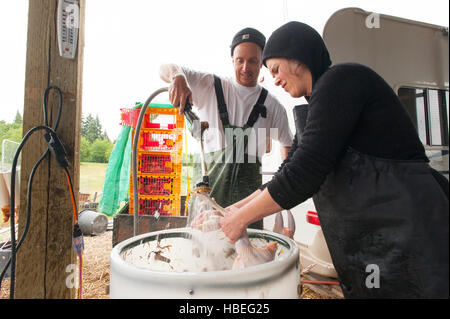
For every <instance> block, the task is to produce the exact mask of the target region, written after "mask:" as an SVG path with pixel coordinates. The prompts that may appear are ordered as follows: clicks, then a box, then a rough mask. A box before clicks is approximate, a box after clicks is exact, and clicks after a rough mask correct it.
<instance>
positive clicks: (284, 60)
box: [221, 22, 449, 298]
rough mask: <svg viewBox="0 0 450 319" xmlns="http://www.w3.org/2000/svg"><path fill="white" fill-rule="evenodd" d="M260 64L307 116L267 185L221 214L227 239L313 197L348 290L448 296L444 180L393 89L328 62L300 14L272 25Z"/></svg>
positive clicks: (356, 68) (351, 67)
mask: <svg viewBox="0 0 450 319" xmlns="http://www.w3.org/2000/svg"><path fill="white" fill-rule="evenodd" d="M263 63H264V65H265V66H267V67H268V69H269V71H270V72H271V74H272V76H273V77H274V79H275V84H276V85H279V86H281V87H282V88H284V90H285V91H286V92H288V93H289V94H290V95H291V96H292V97H302V96H304V97H305V98H306V99H307V101H308V106H307V108H308V116H307V120H306V125H305V126H304V129H303V131H302V132H297V135H296V138H295V140H294V144H293V146H292V149H291V151H290V153H289V155H288V158H287V159H286V160H285V161H284V162H283V164H282V165H281V167H280V168H279V170H278V172H277V173H276V174H275V176H274V178H273V179H272V180H271V181H270V182H269V183H267V184H266V188H265V189H263V190H262V192H261V193H260V194H259V195H258V196H257V197H256V198H254V199H252V200H251V201H249V202H248V203H247V204H246V205H245V206H243V207H242V208H240V209H238V210H237V211H235V212H234V213H233V214H231V215H229V216H227V217H225V218H224V219H223V220H222V222H221V227H222V230H223V231H224V232H225V234H226V235H227V236H228V238H229V239H230V240H231V241H232V242H234V241H235V240H236V239H237V238H239V237H240V235H241V234H242V232H244V231H245V229H246V227H247V225H248V224H250V223H251V222H253V221H254V220H258V219H261V218H262V217H265V216H268V215H270V214H273V213H275V212H278V211H280V210H282V209H291V208H293V207H295V206H297V205H298V204H300V203H302V202H303V201H305V200H307V199H308V198H310V197H313V200H314V204H315V206H316V209H317V211H318V215H319V219H320V223H321V226H322V229H323V232H324V235H325V239H326V242H327V245H328V248H329V250H330V254H331V257H332V259H333V263H334V266H335V268H336V271H337V273H338V275H339V280H340V283H341V287H342V290H343V292H344V296H345V297H346V298H448V296H449V293H448V282H449V281H448V271H449V270H448V269H449V268H448V251H449V249H448V243H449V237H448V225H449V220H448V215H449V214H448V181H447V180H446V179H445V177H443V176H442V175H440V174H439V173H438V172H436V171H435V170H433V169H432V168H431V167H430V166H429V164H428V158H427V157H426V155H425V150H424V147H423V145H422V143H421V142H420V139H419V137H418V134H417V132H416V130H415V127H414V125H413V123H412V121H411V119H410V117H409V115H408V113H407V111H406V110H405V108H404V107H403V105H402V104H401V102H400V100H399V99H398V97H397V95H396V94H395V93H394V91H393V90H392V89H391V88H390V86H389V85H388V84H387V83H386V82H385V81H384V80H383V79H382V78H381V77H380V76H379V75H378V74H377V73H375V72H374V71H373V70H371V69H370V68H368V67H366V66H363V65H360V64H356V63H345V64H339V65H335V66H332V67H330V66H331V61H330V56H329V53H328V50H327V48H326V46H325V44H324V42H323V40H322V38H321V36H320V35H319V34H318V33H317V32H316V31H315V30H314V29H313V28H311V27H310V26H308V25H306V24H303V23H300V22H289V23H287V24H285V25H283V26H281V27H280V28H279V29H277V30H276V31H275V32H273V34H272V35H271V37H270V38H269V39H268V41H267V44H266V46H265V48H264V51H263ZM368 269H369V270H371V269H378V270H379V272H378V273H377V274H375V275H377V276H378V278H377V280H376V281H375V282H371V280H372V279H373V275H374V274H373V273H372V272H370V271H368Z"/></svg>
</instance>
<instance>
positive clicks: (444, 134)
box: [398, 88, 449, 146]
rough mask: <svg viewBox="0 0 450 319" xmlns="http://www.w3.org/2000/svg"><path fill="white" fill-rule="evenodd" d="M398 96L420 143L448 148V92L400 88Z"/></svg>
mask: <svg viewBox="0 0 450 319" xmlns="http://www.w3.org/2000/svg"><path fill="white" fill-rule="evenodd" d="M398 96H399V98H400V100H401V101H402V103H403V105H404V106H405V107H406V109H407V110H408V113H409V115H410V116H411V119H412V120H413V123H414V124H415V126H416V128H417V132H418V134H419V138H420V140H421V141H422V143H423V144H424V145H430V146H443V145H445V146H448V134H449V127H448V122H449V114H448V113H449V111H448V91H444V90H434V89H416V88H400V89H399V91H398Z"/></svg>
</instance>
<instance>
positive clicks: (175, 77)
mask: <svg viewBox="0 0 450 319" xmlns="http://www.w3.org/2000/svg"><path fill="white" fill-rule="evenodd" d="M265 41H266V38H265V37H264V35H263V34H262V33H261V32H259V31H258V30H256V29H253V28H245V29H243V30H241V31H239V32H238V33H236V35H235V36H234V37H233V40H232V43H231V57H232V63H233V67H234V71H235V76H234V78H225V77H218V76H216V75H214V74H212V73H204V72H197V71H193V70H190V69H188V68H185V67H180V66H177V65H175V64H165V65H162V66H161V69H160V75H161V79H162V80H164V81H166V82H168V83H170V84H171V85H170V89H169V98H170V101H171V103H172V105H174V106H176V107H180V112H182V111H183V109H184V106H185V103H186V101H187V100H189V102H190V103H191V104H192V105H194V106H195V107H196V110H195V111H196V112H197V114H198V115H199V117H200V120H201V121H207V122H208V123H209V127H210V128H209V129H208V130H207V131H205V133H204V143H205V146H204V147H205V152H206V158H207V162H208V163H207V164H208V173H209V178H210V184H211V185H210V186H211V196H212V197H213V198H214V199H215V200H216V201H217V202H218V203H219V204H220V205H221V206H224V207H227V206H230V205H232V204H234V205H233V206H234V207H239V206H240V205H243V204H244V202H239V201H240V200H241V199H243V198H246V200H249V199H248V198H247V197H248V196H249V195H251V194H253V193H255V194H257V193H258V192H260V191H258V190H257V189H258V187H259V186H260V185H261V183H262V178H261V157H262V155H264V153H265V152H266V149H267V145H268V143H269V142H270V139H274V140H277V141H279V142H280V152H281V157H282V160H284V159H285V158H286V156H287V153H288V151H289V149H290V146H291V144H292V133H291V131H290V129H289V123H288V119H287V115H286V110H285V109H284V107H283V106H282V105H281V104H280V103H279V102H278V100H277V99H276V98H275V97H274V96H273V95H271V94H270V93H268V92H267V90H266V89H264V88H263V87H262V86H260V85H259V84H258V77H259V72H260V69H261V67H262V50H263V48H264V45H265ZM250 197H251V196H250ZM249 227H253V228H260V229H261V228H262V220H260V221H258V222H256V223H254V224H252V225H250V226H249Z"/></svg>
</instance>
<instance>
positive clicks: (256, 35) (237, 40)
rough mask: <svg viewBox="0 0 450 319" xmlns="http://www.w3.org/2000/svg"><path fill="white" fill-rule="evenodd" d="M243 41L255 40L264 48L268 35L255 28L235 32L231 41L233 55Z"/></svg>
mask: <svg viewBox="0 0 450 319" xmlns="http://www.w3.org/2000/svg"><path fill="white" fill-rule="evenodd" d="M243 42H253V43H256V44H257V45H259V46H260V47H261V50H263V49H264V45H265V44H266V37H265V36H264V34H262V33H261V32H259V31H258V30H256V29H253V28H245V29H242V30H241V31H239V32H238V33H236V34H235V36H234V37H233V41H232V42H231V56H233V51H234V48H235V47H236V46H237V45H238V44H241V43H243Z"/></svg>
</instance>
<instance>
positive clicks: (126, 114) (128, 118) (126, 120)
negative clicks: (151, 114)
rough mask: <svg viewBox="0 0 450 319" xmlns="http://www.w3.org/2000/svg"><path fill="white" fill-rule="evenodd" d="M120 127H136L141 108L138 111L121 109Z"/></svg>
mask: <svg viewBox="0 0 450 319" xmlns="http://www.w3.org/2000/svg"><path fill="white" fill-rule="evenodd" d="M120 112H121V114H120V125H122V126H131V127H136V124H137V120H138V118H139V113H140V112H141V108H137V109H125V108H124V109H120Z"/></svg>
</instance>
